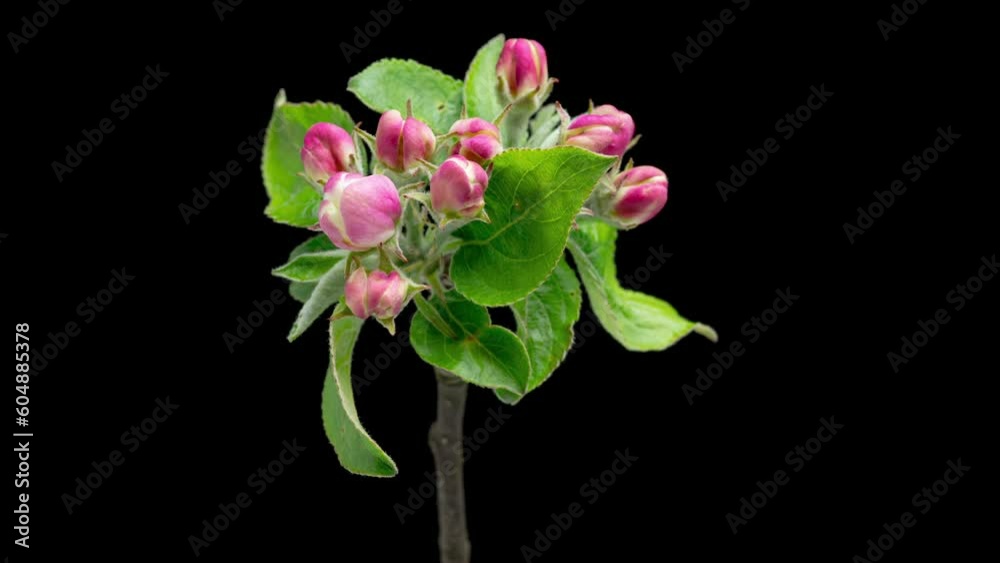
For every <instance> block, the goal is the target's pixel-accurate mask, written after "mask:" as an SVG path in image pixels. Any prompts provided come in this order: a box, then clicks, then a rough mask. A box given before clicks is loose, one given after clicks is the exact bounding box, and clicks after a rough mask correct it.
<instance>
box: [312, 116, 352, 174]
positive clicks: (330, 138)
mask: <svg viewBox="0 0 1000 563" xmlns="http://www.w3.org/2000/svg"><path fill="white" fill-rule="evenodd" d="M353 157H354V139H353V138H351V134H350V133H348V132H347V131H344V130H343V129H341V128H340V127H337V126H336V125H334V124H333V123H316V124H315V125H313V126H312V127H310V128H309V130H308V131H306V137H305V139H304V140H303V141H302V165H303V166H304V167H305V169H306V175H307V176H309V177H310V178H312V179H313V180H316V181H317V182H322V183H326V181H327V180H329V179H330V176H333V175H334V174H336V173H337V172H346V171H347V170H349V169H350V166H351V159H352V158H353Z"/></svg>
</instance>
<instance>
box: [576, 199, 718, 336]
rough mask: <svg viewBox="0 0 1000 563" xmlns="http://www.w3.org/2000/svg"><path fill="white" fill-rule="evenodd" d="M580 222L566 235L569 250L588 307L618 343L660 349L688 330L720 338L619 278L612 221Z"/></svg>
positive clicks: (591, 220) (686, 333) (588, 220)
mask: <svg viewBox="0 0 1000 563" xmlns="http://www.w3.org/2000/svg"><path fill="white" fill-rule="evenodd" d="M578 224H579V229H577V230H575V231H573V234H572V236H571V237H570V241H569V249H570V252H572V253H573V259H574V261H575V262H576V268H577V270H579V272H580V277H581V278H582V279H583V285H584V287H586V288H587V297H588V299H589V301H590V307H591V309H593V311H594V314H595V315H597V318H598V319H599V320H600V321H601V324H602V325H603V326H604V328H605V330H607V331H608V333H609V334H611V336H612V337H614V339H615V340H617V341H618V342H620V343H621V344H622V346H624V347H625V348H626V349H628V350H631V351H633V352H648V351H652V350H663V349H666V348H668V347H670V346H672V345H673V344H675V343H676V342H677V341H678V340H680V339H681V338H684V337H685V336H687V335H688V334H691V333H692V332H697V333H699V334H701V335H703V336H705V337H706V338H708V339H709V340H712V341H713V342H715V341H716V340H718V336H717V335H716V334H715V331H714V330H712V328H711V327H708V326H706V325H702V324H700V323H696V322H693V321H689V320H687V319H685V318H684V317H682V316H681V315H680V314H679V313H678V312H677V311H676V310H675V309H674V308H673V307H671V306H670V304H669V303H667V302H665V301H662V300H660V299H657V298H656V297H653V296H650V295H646V294H644V293H639V292H638V291H632V290H629V289H625V288H623V287H622V286H621V285H620V284H619V283H618V277H617V271H616V268H615V239H617V238H618V231H616V230H615V229H614V227H611V226H610V225H608V224H606V223H604V222H602V221H599V220H597V219H591V218H581V219H580V220H579V221H578Z"/></svg>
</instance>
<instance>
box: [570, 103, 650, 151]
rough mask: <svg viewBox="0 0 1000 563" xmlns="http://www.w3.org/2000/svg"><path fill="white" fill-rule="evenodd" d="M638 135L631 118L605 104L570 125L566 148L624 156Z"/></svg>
mask: <svg viewBox="0 0 1000 563" xmlns="http://www.w3.org/2000/svg"><path fill="white" fill-rule="evenodd" d="M634 134H635V123H634V122H633V121H632V116H631V115H629V114H627V113H625V112H623V111H619V110H618V109H617V108H616V107H615V106H612V105H607V104H605V105H603V106H598V107H596V108H594V109H593V111H591V112H590V113H585V114H583V115H581V116H580V117H577V118H576V119H574V120H573V122H572V123H570V124H569V135H568V137H567V139H566V144H567V145H574V146H577V147H580V148H583V149H587V150H589V151H593V152H596V153H601V154H606V155H610V156H621V155H623V154H625V150H626V149H628V145H629V143H630V142H632V136H633V135H634Z"/></svg>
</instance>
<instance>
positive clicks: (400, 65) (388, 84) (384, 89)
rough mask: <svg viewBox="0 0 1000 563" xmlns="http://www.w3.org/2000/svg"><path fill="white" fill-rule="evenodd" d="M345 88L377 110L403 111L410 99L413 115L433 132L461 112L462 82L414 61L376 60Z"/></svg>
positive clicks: (441, 130) (445, 128)
mask: <svg viewBox="0 0 1000 563" xmlns="http://www.w3.org/2000/svg"><path fill="white" fill-rule="evenodd" d="M347 89H348V90H350V91H351V92H353V93H354V95H355V96H357V97H358V99H359V100H361V102H362V103H364V104H365V105H366V106H368V107H369V108H371V109H373V110H375V111H377V112H379V113H381V112H384V111H388V110H390V109H394V110H398V111H400V112H405V111H406V102H407V100H411V101H412V102H413V115H414V117H416V118H417V119H419V120H421V121H423V122H424V123H426V124H427V125H429V126H430V127H431V129H433V130H434V131H435V132H437V133H445V132H447V131H448V129H449V128H451V125H452V123H454V122H455V121H456V120H457V119H458V118H459V117H460V115H461V112H462V82H461V81H460V80H458V79H457V78H453V77H451V76H448V75H447V74H445V73H443V72H441V71H439V70H437V69H434V68H431V67H429V66H426V65H422V64H420V63H418V62H416V61H410V60H400V59H382V60H380V61H377V62H375V63H373V64H372V65H370V66H369V67H368V68H366V69H364V70H362V71H361V72H360V73H358V74H356V75H354V76H353V77H352V78H351V79H350V81H348V83H347Z"/></svg>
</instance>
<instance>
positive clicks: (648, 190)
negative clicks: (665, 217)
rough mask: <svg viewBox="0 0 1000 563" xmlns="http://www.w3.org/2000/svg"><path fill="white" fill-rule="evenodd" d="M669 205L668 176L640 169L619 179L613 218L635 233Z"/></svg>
mask: <svg viewBox="0 0 1000 563" xmlns="http://www.w3.org/2000/svg"><path fill="white" fill-rule="evenodd" d="M666 204H667V174H666V173H665V172H664V171H663V170H660V169H659V168H656V167H655V166H637V167H635V168H633V169H631V170H627V171H625V172H622V173H621V174H619V175H618V177H617V178H615V181H614V192H613V195H612V197H611V201H610V205H609V207H610V210H609V215H610V217H611V219H612V220H613V221H614V222H616V223H618V224H619V225H620V226H621V227H623V228H626V229H631V228H632V227H636V226H638V225H641V224H643V223H645V222H646V221H649V220H650V219H652V218H653V217H655V216H656V214H657V213H659V212H660V210H661V209H663V206H664V205H666Z"/></svg>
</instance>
